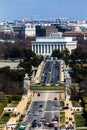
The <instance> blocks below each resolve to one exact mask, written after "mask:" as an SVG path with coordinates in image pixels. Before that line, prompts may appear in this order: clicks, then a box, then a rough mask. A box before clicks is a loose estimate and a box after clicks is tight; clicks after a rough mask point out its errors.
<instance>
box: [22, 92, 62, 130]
mask: <svg viewBox="0 0 87 130" xmlns="http://www.w3.org/2000/svg"><path fill="white" fill-rule="evenodd" d="M59 107H60V102H59V94H58V93H56V92H53V93H52V92H37V93H35V95H34V99H33V102H32V103H31V105H30V107H29V109H28V111H27V113H26V118H25V121H24V122H25V124H26V130H29V129H30V130H33V129H35V130H36V129H39V128H40V129H41V128H43V127H44V128H46V129H54V128H55V127H58V126H59V121H60V119H59V117H60V110H59V109H60V108H59Z"/></svg>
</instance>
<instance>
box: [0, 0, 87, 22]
mask: <svg viewBox="0 0 87 130" xmlns="http://www.w3.org/2000/svg"><path fill="white" fill-rule="evenodd" d="M58 17H63V18H67V20H68V21H70V20H87V0H0V21H5V20H22V19H23V18H27V19H42V20H44V19H56V18H58Z"/></svg>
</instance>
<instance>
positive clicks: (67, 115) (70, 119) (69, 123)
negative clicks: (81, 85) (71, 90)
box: [65, 99, 75, 128]
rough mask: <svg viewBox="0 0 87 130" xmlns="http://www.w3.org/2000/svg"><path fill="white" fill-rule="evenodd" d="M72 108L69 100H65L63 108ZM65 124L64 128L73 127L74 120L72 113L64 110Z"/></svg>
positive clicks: (69, 110)
mask: <svg viewBox="0 0 87 130" xmlns="http://www.w3.org/2000/svg"><path fill="white" fill-rule="evenodd" d="M67 105H68V107H72V102H71V101H70V100H69V99H66V100H65V106H67ZM65 123H66V127H72V128H73V127H75V120H74V115H73V111H72V110H71V109H70V108H69V109H65Z"/></svg>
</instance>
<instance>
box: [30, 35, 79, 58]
mask: <svg viewBox="0 0 87 130" xmlns="http://www.w3.org/2000/svg"><path fill="white" fill-rule="evenodd" d="M76 47H77V41H75V40H73V38H72V37H62V36H60V37H55V36H54V37H53V36H50V37H37V38H36V41H32V51H34V52H35V53H36V54H38V55H41V54H42V55H44V56H45V55H51V54H52V52H53V50H55V49H59V50H60V51H62V50H64V49H65V48H67V49H68V50H69V51H70V53H71V50H73V49H75V48H76Z"/></svg>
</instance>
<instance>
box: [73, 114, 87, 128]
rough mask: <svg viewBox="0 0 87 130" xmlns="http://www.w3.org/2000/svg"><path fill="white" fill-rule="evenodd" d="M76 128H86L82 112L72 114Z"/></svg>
mask: <svg viewBox="0 0 87 130" xmlns="http://www.w3.org/2000/svg"><path fill="white" fill-rule="evenodd" d="M74 117H75V122H76V127H83V126H86V124H87V123H86V119H85V118H84V117H83V115H82V112H77V113H74Z"/></svg>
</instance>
